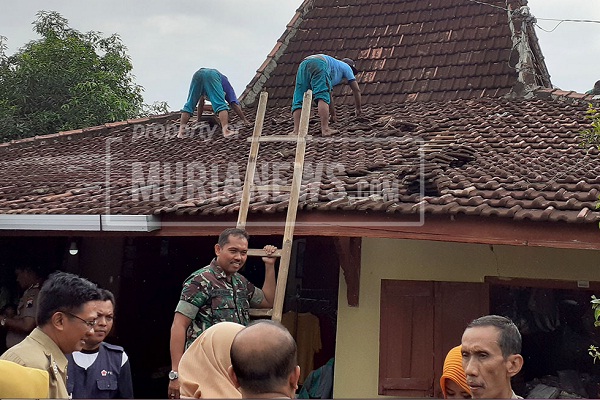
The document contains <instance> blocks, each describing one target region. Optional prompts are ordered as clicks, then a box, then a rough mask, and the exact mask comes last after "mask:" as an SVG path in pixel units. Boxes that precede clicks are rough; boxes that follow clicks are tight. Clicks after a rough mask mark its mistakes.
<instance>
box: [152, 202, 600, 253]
mask: <svg viewBox="0 0 600 400" xmlns="http://www.w3.org/2000/svg"><path fill="white" fill-rule="evenodd" d="M229 218H230V221H227V220H225V219H224V218H223V216H220V217H219V218H215V217H206V216H202V218H201V219H200V218H198V217H188V218H185V217H183V218H182V217H181V216H165V217H164V218H163V222H162V229H160V230H158V231H155V232H154V233H153V235H158V236H207V235H218V234H219V233H220V232H221V231H222V230H223V229H224V228H226V227H231V226H234V225H235V221H233V220H232V218H233V217H232V216H229ZM251 218H252V219H254V218H260V221H248V223H247V229H248V231H249V232H250V234H251V235H282V234H283V227H284V226H283V225H284V224H283V223H281V221H280V220H279V219H280V216H279V215H278V214H277V213H274V214H259V215H254V216H251ZM295 234H296V235H298V236H343V237H365V238H392V239H410V240H433V241H440V242H455V243H475V244H493V245H509V246H533V247H550V248H564V249H588V250H600V229H598V225H597V224H596V223H590V224H568V223H566V222H535V221H529V220H524V221H515V220H512V219H508V218H497V217H475V216H467V215H453V216H448V215H426V216H425V219H424V221H423V222H422V224H419V220H418V218H417V217H413V216H406V215H390V214H387V213H374V212H373V213H369V214H366V213H351V212H320V211H310V212H302V211H299V212H298V215H297V218H296V230H295Z"/></svg>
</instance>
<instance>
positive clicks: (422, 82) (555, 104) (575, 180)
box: [0, 0, 600, 223]
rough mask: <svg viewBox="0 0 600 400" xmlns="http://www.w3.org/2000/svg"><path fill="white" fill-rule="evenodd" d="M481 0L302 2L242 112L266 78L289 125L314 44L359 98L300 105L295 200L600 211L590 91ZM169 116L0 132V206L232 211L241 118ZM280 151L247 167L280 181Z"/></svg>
mask: <svg viewBox="0 0 600 400" xmlns="http://www.w3.org/2000/svg"><path fill="white" fill-rule="evenodd" d="M488 3H491V4H492V6H490V5H484V4H481V2H478V1H474V0H429V1H423V0H418V1H417V0H395V1H385V2H383V1H376V0H375V1H368V2H367V1H366V0H364V1H362V0H353V1H341V0H310V1H305V2H304V3H303V5H302V6H301V8H300V9H299V10H298V12H297V13H296V15H295V16H294V18H293V19H292V21H291V22H290V24H289V25H288V27H287V29H286V31H285V33H284V35H282V37H281V38H280V40H279V41H278V43H277V45H276V46H275V48H274V50H273V52H272V53H271V54H269V56H268V58H267V60H266V61H265V63H263V65H262V66H261V67H260V69H259V70H258V72H257V75H256V77H255V78H254V79H253V80H252V82H251V83H250V84H249V85H248V87H247V90H246V92H245V93H244V96H243V97H244V101H245V102H246V104H247V109H246V113H247V115H248V116H252V115H254V113H255V112H256V105H255V103H256V102H255V101H254V99H255V97H256V94H258V93H259V92H260V91H261V90H266V91H267V92H268V93H269V104H268V106H267V112H266V118H265V123H264V130H263V135H282V134H288V133H290V132H291V131H292V127H293V122H292V118H291V115H290V105H291V98H292V92H293V86H294V76H295V70H296V68H297V65H298V63H299V62H300V61H301V59H302V58H303V57H304V56H306V55H309V54H312V53H316V52H325V53H330V54H332V55H335V56H339V57H342V56H349V57H354V58H355V59H356V63H357V66H358V67H359V69H360V70H361V71H362V72H361V73H360V74H359V75H358V77H357V78H358V81H359V83H360V87H361V90H362V91H363V99H364V107H363V115H362V116H361V117H358V118H357V117H355V116H354V115H353V107H352V105H351V104H352V97H351V95H349V93H350V92H349V91H348V90H347V89H344V90H338V89H336V90H338V91H337V94H338V95H340V98H341V100H342V101H340V102H338V109H337V110H338V111H337V115H338V119H339V121H338V123H337V124H335V126H334V127H335V128H336V129H339V130H340V132H339V134H337V135H335V136H330V137H323V136H321V135H320V129H319V123H318V118H317V117H316V116H315V115H313V116H312V117H311V120H310V126H309V135H310V139H311V140H309V141H308V144H307V149H306V156H305V170H304V178H303V184H302V189H301V194H300V201H299V210H300V211H305V212H311V211H323V212H334V211H344V212H355V213H363V214H365V213H366V214H369V215H373V213H384V214H385V215H391V216H398V218H402V217H404V216H407V215H416V214H419V213H421V212H424V213H426V214H437V215H458V214H464V215H472V216H478V217H486V218H488V217H497V218H502V219H505V220H532V221H550V222H554V221H565V222H569V223H592V222H593V223H597V222H598V221H600V213H599V212H598V211H596V209H595V205H596V201H597V200H598V196H599V194H600V181H599V179H598V176H600V166H599V165H598V163H597V159H596V158H597V156H598V150H597V149H596V148H588V149H586V148H583V147H581V146H580V142H581V139H580V137H579V132H581V131H582V130H584V129H586V128H589V127H590V121H589V120H588V119H586V110H587V107H588V103H590V102H592V103H594V104H596V106H597V105H598V100H596V99H594V98H592V96H586V95H583V94H578V93H573V92H563V91H559V90H554V89H551V88H549V86H550V81H549V75H548V73H547V70H546V67H545V65H544V63H543V57H542V55H541V51H540V50H539V46H538V45H537V39H535V34H534V33H533V32H532V31H531V30H525V31H523V30H522V27H524V26H529V25H527V24H531V20H529V19H528V18H529V17H528V16H527V13H526V12H525V11H523V10H522V12H521V17H520V18H521V19H518V18H517V20H516V21H521V22H517V23H513V25H511V23H510V22H509V13H508V12H507V10H506V8H507V7H509V6H510V7H511V8H515V7H517V6H519V4H517V5H515V4H512V3H514V2H510V4H507V3H506V2H505V1H492V0H490V1H488ZM523 21H525V22H523ZM511 26H512V28H511ZM514 32H521V33H522V34H523V35H521V36H519V35H517V36H515V35H514ZM525 38H526V40H525ZM521 39H522V40H521ZM515 40H516V41H515ZM516 44H518V46H516ZM525 44H527V46H526V47H524V48H521V47H519V46H524V45H525ZM523 49H525V50H526V51H524V50H523ZM523 54H529V55H533V58H526V57H525V58H523V56H522V55H523ZM517 66H519V67H518V68H517ZM346 94H348V95H346ZM230 118H231V119H232V122H233V123H237V119H236V116H235V115H234V113H230ZM178 120H179V113H173V114H169V115H164V116H157V117H151V118H146V119H140V120H131V121H123V122H118V123H111V124H105V125H102V126H98V127H92V128H86V129H83V130H77V131H71V132H61V133H57V134H55V135H48V136H40V137H35V138H31V139H24V140H20V141H14V142H11V143H6V144H0V213H3V214H105V213H109V214H132V215H139V214H145V215H148V214H154V215H159V216H170V217H171V216H173V217H177V216H197V217H198V218H202V217H203V216H224V215H235V214H237V212H238V209H239V202H240V198H241V192H242V185H243V180H244V175H245V169H246V163H247V158H248V154H249V148H250V143H249V142H248V141H247V140H246V138H247V137H248V136H250V135H251V128H242V130H241V131H240V133H239V134H238V136H236V137H232V138H223V137H222V136H221V135H220V133H219V129H218V127H216V126H215V125H214V124H212V123H211V119H210V118H204V117H203V118H201V121H199V122H196V123H195V124H193V125H192V126H191V128H192V129H191V135H190V137H188V138H185V139H177V138H176V133H177V130H178ZM293 161H294V147H293V144H291V145H290V144H282V143H263V144H261V149H260V153H259V159H258V170H257V173H256V179H257V182H256V183H259V184H261V185H269V184H271V185H278V184H290V182H291V175H292V170H293ZM287 202H288V194H287V193H280V192H277V191H276V188H275V187H273V190H264V191H260V192H255V193H254V194H253V195H252V198H251V203H250V209H249V212H250V213H254V214H261V213H279V212H281V213H283V212H285V209H286V207H287Z"/></svg>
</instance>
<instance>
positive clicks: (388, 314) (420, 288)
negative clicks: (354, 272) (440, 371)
mask: <svg viewBox="0 0 600 400" xmlns="http://www.w3.org/2000/svg"><path fill="white" fill-rule="evenodd" d="M380 312H381V315H380V321H381V322H380V342H379V343H380V350H379V394H381V395H391V396H411V397H431V396H433V380H434V365H433V363H434V357H433V338H434V284H433V282H419V281H395V280H382V282H381V310H380Z"/></svg>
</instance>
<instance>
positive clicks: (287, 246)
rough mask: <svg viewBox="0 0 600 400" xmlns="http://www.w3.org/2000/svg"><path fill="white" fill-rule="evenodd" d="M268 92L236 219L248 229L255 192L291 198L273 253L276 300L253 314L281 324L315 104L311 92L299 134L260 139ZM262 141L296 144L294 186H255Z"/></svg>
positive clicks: (253, 252)
mask: <svg viewBox="0 0 600 400" xmlns="http://www.w3.org/2000/svg"><path fill="white" fill-rule="evenodd" d="M267 98H268V93H267V92H262V93H261V94H260V100H259V102H258V109H257V111H256V122H255V124H254V132H253V134H252V137H251V138H248V140H249V141H250V142H251V143H252V144H251V146H250V155H249V157H248V166H247V167H246V177H245V179H244V189H243V191H242V200H241V203H240V211H239V215H238V220H237V227H238V228H240V229H245V227H246V219H247V217H248V208H249V204H250V194H251V193H252V192H253V191H260V190H277V191H282V192H283V191H288V192H290V199H289V204H288V209H287V217H286V220H285V230H284V233H283V244H282V246H281V247H280V249H281V250H277V252H276V253H275V254H274V255H275V256H276V257H280V261H279V274H278V276H277V285H276V287H275V300H274V303H273V308H272V309H251V310H250V315H251V316H253V317H271V319H273V320H275V321H279V322H280V321H281V315H282V313H283V302H284V300H285V287H286V284H287V277H288V271H289V268H290V258H291V256H292V244H293V240H294V227H295V225H296V213H297V211H298V197H299V195H300V186H301V184H302V173H303V170H304V153H305V151H306V140H307V133H308V122H309V118H310V107H311V102H312V91H311V90H308V91H307V92H306V93H304V99H303V103H302V113H301V114H300V127H299V128H300V129H299V132H298V135H275V136H261V134H262V129H263V123H264V119H265V112H266V110H267ZM260 142H296V158H295V160H294V173H293V176H292V184H291V186H281V185H254V174H255V172H256V163H257V158H258V149H259V147H260ZM264 254H265V253H264V250H263V249H249V250H248V255H249V256H263V255H264Z"/></svg>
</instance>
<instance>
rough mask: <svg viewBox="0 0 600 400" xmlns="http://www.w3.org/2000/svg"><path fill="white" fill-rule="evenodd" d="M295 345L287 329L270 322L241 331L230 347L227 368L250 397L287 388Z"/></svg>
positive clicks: (257, 323) (292, 370) (262, 322)
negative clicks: (229, 366) (229, 359)
mask: <svg viewBox="0 0 600 400" xmlns="http://www.w3.org/2000/svg"><path fill="white" fill-rule="evenodd" d="M296 352H297V350H296V342H295V341H294V338H293V337H292V335H290V333H289V332H288V330H287V329H286V328H285V327H284V326H283V325H281V324H279V323H277V322H273V321H271V320H260V321H258V322H256V323H253V324H251V325H250V326H248V327H247V328H245V329H242V330H241V331H240V332H239V333H238V334H237V335H236V337H235V339H234V340H233V343H232V345H231V366H232V368H233V372H234V373H235V375H236V377H237V380H238V382H239V384H240V388H241V389H242V390H245V391H247V392H250V393H253V394H260V393H268V392H277V391H278V390H281V389H282V388H284V387H287V386H289V385H288V383H289V378H290V375H291V374H292V373H293V372H294V371H295V369H296V367H297V365H298V363H297V361H296Z"/></svg>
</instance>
